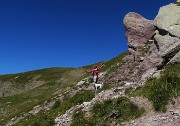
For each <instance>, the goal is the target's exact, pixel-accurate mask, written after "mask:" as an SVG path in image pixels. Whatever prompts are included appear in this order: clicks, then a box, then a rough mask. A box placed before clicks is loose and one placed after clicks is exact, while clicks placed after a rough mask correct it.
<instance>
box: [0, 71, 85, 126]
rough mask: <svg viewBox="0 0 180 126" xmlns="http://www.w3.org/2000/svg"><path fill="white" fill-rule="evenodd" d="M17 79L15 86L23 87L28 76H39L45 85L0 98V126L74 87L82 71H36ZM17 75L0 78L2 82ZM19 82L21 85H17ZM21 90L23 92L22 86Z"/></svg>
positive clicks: (20, 75)
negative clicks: (1, 110) (2, 112)
mask: <svg viewBox="0 0 180 126" xmlns="http://www.w3.org/2000/svg"><path fill="white" fill-rule="evenodd" d="M17 75H18V76H19V79H20V78H21V79H22V80H21V81H20V80H18V81H17V80H16V82H14V83H15V84H17V85H23V82H25V81H27V78H30V77H29V76H36V75H41V77H40V78H38V79H41V80H43V79H44V80H45V83H44V84H43V85H41V86H39V87H37V88H34V89H31V90H28V91H24V92H22V93H21V94H18V95H13V96H8V97H4V98H0V108H1V109H3V111H4V114H0V118H1V120H0V124H4V123H6V122H7V121H8V120H10V119H11V118H13V117H15V116H20V115H21V113H25V112H28V111H29V110H31V109H32V108H33V107H34V106H36V105H39V104H42V103H43V102H44V101H46V100H48V99H51V98H52V97H54V96H55V95H57V94H61V93H63V92H65V91H66V90H68V89H70V88H73V87H74V86H76V84H77V82H78V81H79V79H81V78H82V77H83V76H84V73H83V70H82V69H70V68H67V69H62V68H53V69H44V70H38V71H31V72H27V73H22V74H17ZM17 75H4V76H0V79H1V80H2V81H6V80H8V79H10V78H11V79H12V78H14V77H15V76H17ZM20 82H21V84H19V83H20ZM21 87H22V90H23V86H21Z"/></svg>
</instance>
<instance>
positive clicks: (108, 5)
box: [0, 0, 175, 74]
mask: <svg viewBox="0 0 180 126" xmlns="http://www.w3.org/2000/svg"><path fill="white" fill-rule="evenodd" d="M174 1H175V0H0V74H8V73H18V72H25V71H30V70H36V69H42V68H49V67H80V66H84V65H88V64H92V63H95V62H98V61H105V60H109V59H111V58H113V57H115V56H117V55H119V54H121V53H122V52H125V51H126V50H127V40H126V38H125V31H124V26H123V18H124V16H125V14H127V13H128V12H137V13H139V14H141V15H143V16H144V17H145V18H147V19H154V18H155V16H156V15H157V13H158V10H159V8H160V7H161V6H163V5H166V4H169V3H172V2H174Z"/></svg>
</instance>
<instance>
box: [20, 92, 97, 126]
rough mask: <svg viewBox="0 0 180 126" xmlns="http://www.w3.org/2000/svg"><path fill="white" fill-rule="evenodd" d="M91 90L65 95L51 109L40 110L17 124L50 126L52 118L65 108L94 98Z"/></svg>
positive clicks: (62, 112)
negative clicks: (71, 95)
mask: <svg viewBox="0 0 180 126" xmlns="http://www.w3.org/2000/svg"><path fill="white" fill-rule="evenodd" d="M94 96H95V95H94V92H93V91H85V90H83V91H81V92H78V93H77V94H75V95H74V96H73V97H70V96H69V95H66V96H65V97H64V100H63V101H57V102H56V103H55V104H54V106H53V107H52V109H51V110H49V111H47V112H44V111H41V112H40V113H38V114H37V115H35V116H30V117H28V118H26V119H27V120H26V119H24V120H22V121H21V122H20V123H18V124H17V126H27V125H28V126H52V125H53V124H54V123H55V122H54V119H55V117H57V116H58V115H59V114H60V115H62V114H64V113H65V112H66V110H68V109H70V108H71V107H72V106H75V105H78V104H82V103H83V102H85V101H90V100H91V99H92V98H94Z"/></svg>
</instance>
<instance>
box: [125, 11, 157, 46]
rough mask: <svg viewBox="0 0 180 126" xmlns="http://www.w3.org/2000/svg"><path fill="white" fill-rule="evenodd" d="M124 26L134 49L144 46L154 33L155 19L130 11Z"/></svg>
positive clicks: (130, 44) (129, 42) (129, 43)
mask: <svg viewBox="0 0 180 126" xmlns="http://www.w3.org/2000/svg"><path fill="white" fill-rule="evenodd" d="M123 23H124V26H125V31H126V37H127V39H128V45H129V47H130V48H132V49H136V48H138V47H142V46H144V45H145V44H146V43H147V41H148V40H149V39H150V38H151V37H152V35H153V34H154V29H155V28H154V25H153V21H150V20H147V19H145V18H144V17H143V16H141V15H139V14H137V13H134V12H130V13H128V14H127V15H126V16H125V17H124V21H123Z"/></svg>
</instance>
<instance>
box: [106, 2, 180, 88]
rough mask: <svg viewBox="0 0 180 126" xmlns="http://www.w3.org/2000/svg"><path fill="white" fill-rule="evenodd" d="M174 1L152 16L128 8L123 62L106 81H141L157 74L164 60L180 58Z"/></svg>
mask: <svg viewBox="0 0 180 126" xmlns="http://www.w3.org/2000/svg"><path fill="white" fill-rule="evenodd" d="M178 2H179V0H177V2H175V3H172V4H169V5H167V6H163V7H161V8H160V10H159V12H158V15H157V16H156V17H155V19H154V20H147V19H145V18H144V17H143V16H141V15H139V14H137V13H134V12H130V13H128V14H127V15H126V16H125V17H124V22H123V23H124V26H125V30H126V37H127V40H128V46H129V48H128V52H129V55H128V56H126V57H125V58H124V59H123V60H124V62H125V63H124V65H123V66H122V67H121V68H119V69H118V70H117V72H116V73H114V74H113V75H111V76H114V78H113V79H109V80H107V83H114V82H116V83H118V84H120V85H121V84H123V83H124V82H127V81H128V82H130V83H131V84H134V85H140V84H143V83H144V82H145V81H146V79H147V78H148V77H153V76H155V77H158V76H159V72H160V71H161V70H163V67H164V66H165V65H167V64H171V63H176V62H180V6H179V4H178Z"/></svg>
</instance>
